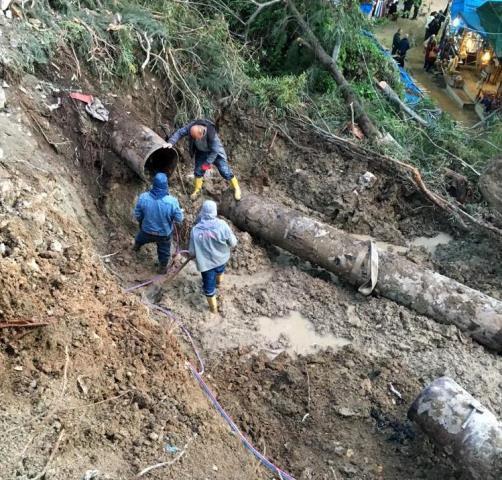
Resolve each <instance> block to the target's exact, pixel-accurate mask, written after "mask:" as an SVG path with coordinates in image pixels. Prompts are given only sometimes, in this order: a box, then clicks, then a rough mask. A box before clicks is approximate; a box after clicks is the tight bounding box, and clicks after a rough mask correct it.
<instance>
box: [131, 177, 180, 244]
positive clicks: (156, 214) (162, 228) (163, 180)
mask: <svg viewBox="0 0 502 480" xmlns="http://www.w3.org/2000/svg"><path fill="white" fill-rule="evenodd" d="M134 216H135V217H136V219H137V220H138V222H139V223H140V228H141V230H142V231H143V232H145V233H149V234H151V235H158V236H162V237H169V236H170V235H171V234H172V232H173V222H176V223H181V222H182V221H183V210H182V209H181V208H180V204H179V202H178V200H177V199H176V198H175V197H172V196H171V195H169V189H168V183H167V176H166V174H165V173H157V175H155V177H154V179H153V185H152V189H151V190H150V191H149V192H145V193H142V194H141V195H140V197H139V199H138V203H137V204H136V207H135V208H134Z"/></svg>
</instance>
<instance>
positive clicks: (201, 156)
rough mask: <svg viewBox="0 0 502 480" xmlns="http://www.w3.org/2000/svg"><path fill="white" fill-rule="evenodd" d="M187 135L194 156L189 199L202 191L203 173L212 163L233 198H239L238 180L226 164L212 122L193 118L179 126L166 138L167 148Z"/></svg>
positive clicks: (193, 198)
mask: <svg viewBox="0 0 502 480" xmlns="http://www.w3.org/2000/svg"><path fill="white" fill-rule="evenodd" d="M187 135H189V150H190V155H191V156H193V157H195V171H194V174H195V180H194V190H193V193H192V195H191V197H190V198H191V199H192V200H195V199H196V198H197V197H198V196H199V194H200V192H201V191H202V185H203V183H204V180H203V179H204V174H205V173H206V172H207V171H208V170H210V169H211V166H212V165H214V166H215V167H216V168H217V169H218V172H220V175H221V176H222V177H223V178H224V179H225V180H227V181H228V182H229V184H230V188H232V190H233V191H234V198H235V199H236V200H237V201H238V200H240V199H241V189H240V187H239V182H238V181H237V178H236V177H235V175H234V174H233V172H232V169H231V168H230V166H229V165H228V158H227V154H226V152H225V149H224V148H223V144H222V143H221V140H220V137H219V136H218V133H216V127H215V125H214V123H212V122H210V121H209V120H194V121H193V122H190V123H189V124H187V125H185V126H184V127H181V128H180V129H179V130H177V131H176V132H174V133H173V135H171V137H169V139H168V140H167V148H173V146H174V145H176V143H177V142H178V141H179V140H180V139H182V138H183V137H186V136H187Z"/></svg>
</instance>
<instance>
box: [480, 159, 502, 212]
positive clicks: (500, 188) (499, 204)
mask: <svg viewBox="0 0 502 480" xmlns="http://www.w3.org/2000/svg"><path fill="white" fill-rule="evenodd" d="M479 188H480V190H481V193H482V194H483V197H484V198H485V200H486V201H487V202H488V204H489V205H490V207H492V208H494V209H495V210H497V211H498V212H499V213H501V214H502V158H496V159H495V160H492V161H491V162H490V163H489V164H488V166H487V168H486V170H485V171H484V172H483V174H482V175H481V177H479Z"/></svg>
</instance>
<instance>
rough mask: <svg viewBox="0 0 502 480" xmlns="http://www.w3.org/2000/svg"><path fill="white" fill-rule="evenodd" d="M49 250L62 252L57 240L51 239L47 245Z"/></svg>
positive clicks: (61, 246)
mask: <svg viewBox="0 0 502 480" xmlns="http://www.w3.org/2000/svg"><path fill="white" fill-rule="evenodd" d="M49 249H50V250H51V252H55V253H63V245H62V244H61V242H59V241H58V240H53V241H52V242H51V244H50V245H49Z"/></svg>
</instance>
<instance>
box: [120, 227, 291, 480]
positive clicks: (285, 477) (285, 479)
mask: <svg viewBox="0 0 502 480" xmlns="http://www.w3.org/2000/svg"><path fill="white" fill-rule="evenodd" d="M174 230H175V235H176V241H177V245H178V246H177V248H176V253H175V257H176V256H177V255H180V254H189V252H188V250H178V248H179V238H178V231H177V229H176V226H175V229H174ZM179 271H180V269H178V270H177V271H176V272H175V274H176V273H178V272H179ZM168 273H169V269H168V271H167V272H166V275H167V274H168ZM162 277H164V275H156V276H155V277H153V278H151V279H150V280H147V281H145V282H143V283H140V284H138V285H134V286H132V287H129V288H127V289H126V290H125V292H126V293H129V292H132V291H134V290H136V289H138V288H141V287H145V286H146V285H150V284H151V283H153V282H155V281H157V280H158V279H160V278H162ZM143 303H145V305H147V306H149V307H151V308H153V309H155V310H158V311H159V312H161V313H163V314H164V315H166V316H167V317H169V318H170V319H172V320H173V321H174V322H175V323H176V324H177V325H178V327H179V328H180V329H181V331H182V332H183V333H184V334H185V335H186V337H187V338H188V340H189V341H190V343H191V345H192V348H193V351H194V352H195V356H196V357H197V360H198V362H199V366H200V372H198V371H197V370H196V369H195V368H194V366H193V365H192V364H191V363H190V362H187V364H188V367H189V368H190V371H191V372H192V374H193V376H194V377H195V379H196V380H197V382H198V384H199V386H200V387H201V388H202V390H203V391H204V393H205V394H206V395H207V397H208V398H209V400H210V401H211V403H212V404H213V406H214V407H215V408H216V410H218V412H219V413H220V415H221V416H222V417H223V418H224V419H225V421H226V422H227V423H228V425H229V426H230V429H231V430H232V431H233V432H234V433H236V434H237V435H238V437H239V438H240V440H241V442H242V444H243V445H244V447H246V448H247V449H248V450H249V451H250V452H251V453H252V454H253V455H254V456H255V457H256V458H257V459H258V460H259V461H260V462H261V463H262V464H263V465H265V466H266V467H267V468H268V469H269V470H270V471H271V472H273V473H274V474H278V475H279V479H280V480H295V478H294V477H292V476H291V475H290V474H289V473H286V472H285V471H284V470H281V469H280V468H279V467H277V466H276V465H274V464H273V463H272V462H271V461H270V460H269V459H268V458H266V457H265V456H264V455H263V454H262V453H260V452H259V451H258V450H256V448H255V447H254V446H253V444H252V443H251V442H250V441H249V440H248V439H247V438H246V437H245V436H244V434H243V433H242V432H241V431H240V430H239V427H237V425H236V424H235V422H234V421H233V420H232V418H231V417H230V415H228V413H227V412H226V411H225V410H224V408H223V407H222V406H221V404H220V403H219V402H218V400H216V397H215V395H214V393H213V392H212V391H211V389H210V388H209V387H208V385H207V384H206V383H205V382H204V380H203V379H202V375H203V374H204V362H203V361H202V357H201V355H200V354H199V351H198V350H197V347H196V346H195V341H194V339H193V338H192V335H191V334H190V332H189V331H188V329H187V328H186V327H185V325H184V324H183V323H182V322H180V321H179V320H178V319H177V318H176V316H175V315H174V314H173V313H171V312H170V311H169V310H167V309H166V308H163V307H161V306H159V305H155V304H154V303H151V302H148V301H145V302H143Z"/></svg>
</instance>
